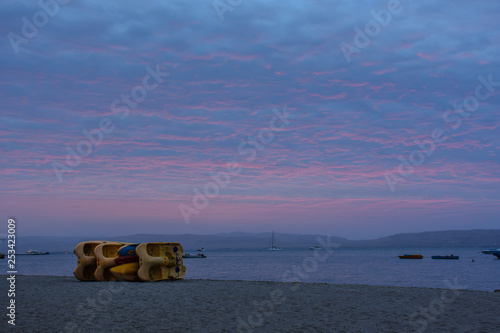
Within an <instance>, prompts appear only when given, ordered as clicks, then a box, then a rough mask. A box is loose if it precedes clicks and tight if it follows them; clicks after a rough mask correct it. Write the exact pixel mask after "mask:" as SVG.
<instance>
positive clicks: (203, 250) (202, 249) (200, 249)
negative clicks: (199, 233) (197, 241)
mask: <svg viewBox="0 0 500 333" xmlns="http://www.w3.org/2000/svg"><path fill="white" fill-rule="evenodd" d="M196 251H198V252H205V248H204V247H200V248H199V249H198V250H196Z"/></svg>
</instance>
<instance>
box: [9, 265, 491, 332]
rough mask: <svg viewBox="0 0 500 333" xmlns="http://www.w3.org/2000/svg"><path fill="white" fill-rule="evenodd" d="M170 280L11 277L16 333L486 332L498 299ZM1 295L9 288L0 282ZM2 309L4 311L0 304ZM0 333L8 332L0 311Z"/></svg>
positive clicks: (462, 293)
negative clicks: (88, 279) (14, 289)
mask: <svg viewBox="0 0 500 333" xmlns="http://www.w3.org/2000/svg"><path fill="white" fill-rule="evenodd" d="M449 285H450V289H428V288H404V287H380V286H365V285H333V284H319V283H310V284H309V283H280V282H250V281H216V280H190V279H185V280H179V281H171V282H170V281H169V282H167V281H165V282H155V283H133V282H128V283H125V282H80V281H78V280H77V279H75V278H73V277H56V276H16V291H15V293H16V296H15V302H16V303H15V307H16V308H15V311H16V313H15V323H16V326H15V329H16V330H17V331H18V332H21V331H22V332H123V331H125V332H160V331H162V332H163V331H165V332H167V331H168V332H494V331H498V328H499V327H500V317H499V316H498V313H497V311H496V307H497V306H498V304H499V303H500V293H498V292H496V293H494V292H484V291H470V290H463V289H462V290H461V289H456V288H460V286H459V285H457V284H456V282H454V281H450V283H449ZM1 288H2V289H3V290H4V291H2V294H4V295H5V296H6V294H7V291H8V289H9V284H8V282H7V276H5V275H3V276H2V283H1ZM5 296H3V297H2V299H3V300H4V301H3V302H2V308H3V309H4V312H8V310H7V309H6V306H7V305H8V303H7V302H8V300H7V298H6V297H5ZM2 317H3V320H2V325H1V326H0V327H3V329H2V331H5V330H4V329H7V330H9V331H11V330H12V329H14V327H13V326H12V325H9V324H8V323H7V321H8V320H9V318H8V317H6V316H5V314H4V315H3V316H2Z"/></svg>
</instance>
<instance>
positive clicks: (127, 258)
mask: <svg viewBox="0 0 500 333" xmlns="http://www.w3.org/2000/svg"><path fill="white" fill-rule="evenodd" d="M138 261H139V256H125V257H119V258H116V259H115V264H117V265H123V264H128V263H131V262H138Z"/></svg>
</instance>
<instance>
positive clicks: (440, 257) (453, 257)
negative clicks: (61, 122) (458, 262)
mask: <svg viewBox="0 0 500 333" xmlns="http://www.w3.org/2000/svg"><path fill="white" fill-rule="evenodd" d="M432 259H460V257H459V256H454V255H453V254H452V255H450V256H432Z"/></svg>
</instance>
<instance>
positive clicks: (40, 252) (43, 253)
mask: <svg viewBox="0 0 500 333" xmlns="http://www.w3.org/2000/svg"><path fill="white" fill-rule="evenodd" d="M47 254H49V252H42V251H36V250H28V251H26V253H19V254H18V255H26V256H41V255H47Z"/></svg>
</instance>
